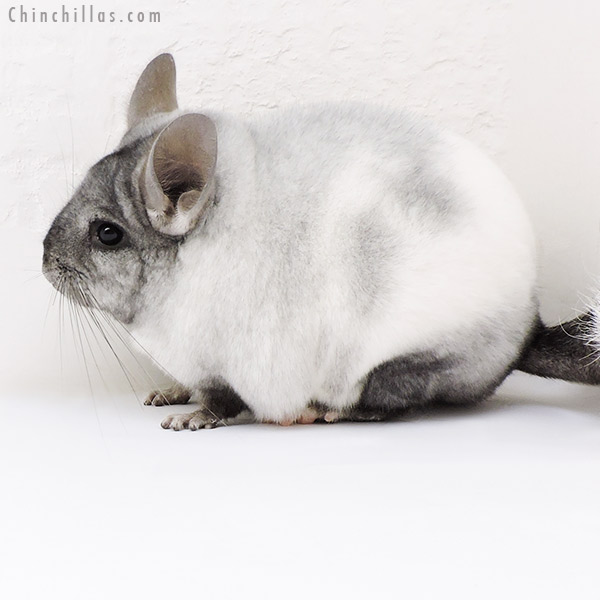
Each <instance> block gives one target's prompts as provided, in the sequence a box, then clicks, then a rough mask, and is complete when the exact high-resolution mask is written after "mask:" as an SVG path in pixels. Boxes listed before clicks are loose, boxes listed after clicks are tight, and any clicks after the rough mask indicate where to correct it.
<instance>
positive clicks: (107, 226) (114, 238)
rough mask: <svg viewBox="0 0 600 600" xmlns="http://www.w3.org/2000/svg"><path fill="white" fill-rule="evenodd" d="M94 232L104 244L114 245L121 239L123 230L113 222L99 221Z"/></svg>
mask: <svg viewBox="0 0 600 600" xmlns="http://www.w3.org/2000/svg"><path fill="white" fill-rule="evenodd" d="M96 233H97V235H98V239H99V240H100V241H101V242H102V243H103V244H104V245H105V246H116V245H117V244H118V243H119V242H120V241H121V240H122V239H123V230H122V229H121V228H120V227H118V226H117V225H115V224H114V223H107V222H104V223H100V225H98V229H97V230H96Z"/></svg>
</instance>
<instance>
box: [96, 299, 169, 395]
mask: <svg viewBox="0 0 600 600" xmlns="http://www.w3.org/2000/svg"><path fill="white" fill-rule="evenodd" d="M90 301H91V303H92V305H93V307H94V309H95V310H96V311H97V313H96V314H98V315H100V317H101V318H102V319H103V321H104V323H105V324H106V325H107V326H108V327H109V328H110V330H111V331H112V332H113V333H114V334H115V336H116V337H117V339H118V340H119V341H120V342H121V343H122V344H123V346H125V348H126V350H127V351H128V352H129V354H130V355H131V356H132V358H133V359H134V360H135V362H136V364H137V365H138V366H139V367H140V369H142V371H143V373H144V374H145V375H146V377H147V378H148V380H149V381H150V382H151V384H152V385H153V386H155V387H159V386H158V385H157V383H156V381H155V380H154V378H153V377H152V374H151V373H149V372H148V370H147V369H146V368H145V367H144V365H143V364H142V363H141V361H140V360H139V358H138V357H137V354H136V353H135V352H134V351H133V350H132V349H131V347H130V346H129V344H128V343H127V340H126V339H125V337H124V335H122V333H121V332H123V333H125V334H126V335H127V337H128V338H130V339H132V340H133V341H134V342H135V343H136V344H137V346H138V347H139V348H140V349H141V350H142V351H143V352H144V353H145V354H146V355H147V356H148V358H150V360H151V361H152V362H153V363H154V364H155V365H156V366H158V367H159V368H160V369H162V370H163V371H164V372H165V373H167V374H169V373H168V372H167V371H166V370H165V369H164V368H163V367H161V366H160V365H159V364H158V362H157V361H156V360H155V359H154V358H153V357H152V356H151V355H150V353H149V352H148V351H147V350H146V349H145V348H143V347H142V346H141V344H139V343H138V342H137V341H136V340H135V338H134V337H133V336H132V335H131V333H129V331H127V329H126V328H125V327H123V326H122V325H121V324H120V323H118V322H115V321H113V320H112V319H111V318H110V317H109V316H108V315H106V314H105V313H104V311H102V310H100V308H99V307H98V302H97V301H96V299H95V298H94V296H93V295H92V294H90ZM117 325H119V326H120V327H119V328H117Z"/></svg>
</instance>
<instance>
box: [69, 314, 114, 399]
mask: <svg viewBox="0 0 600 600" xmlns="http://www.w3.org/2000/svg"><path fill="white" fill-rule="evenodd" d="M74 307H75V318H76V320H77V321H78V322H79V324H80V325H81V332H82V333H83V337H84V338H85V342H86V344H87V347H88V349H89V351H90V354H91V356H92V360H93V361H94V364H95V365H96V370H97V371H98V375H99V376H100V379H101V380H102V383H103V384H104V387H105V389H108V386H107V385H106V380H105V379H104V376H103V375H102V369H101V368H100V365H99V364H98V360H97V359H96V354H95V353H94V348H93V346H92V344H91V342H90V338H89V336H88V332H87V330H88V329H89V330H90V334H91V335H93V336H94V337H95V333H94V331H93V329H92V328H91V327H90V326H89V322H88V321H87V316H86V314H85V310H84V309H82V308H81V307H80V306H78V305H77V304H75V305H74ZM86 325H87V327H86ZM78 328H79V327H78Z"/></svg>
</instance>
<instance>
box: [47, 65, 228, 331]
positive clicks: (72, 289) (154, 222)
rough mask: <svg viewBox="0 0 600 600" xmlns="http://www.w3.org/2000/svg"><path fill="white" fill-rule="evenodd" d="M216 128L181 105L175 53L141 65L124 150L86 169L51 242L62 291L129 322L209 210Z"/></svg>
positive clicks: (52, 267)
mask: <svg viewBox="0 0 600 600" xmlns="http://www.w3.org/2000/svg"><path fill="white" fill-rule="evenodd" d="M216 157H217V134H216V129H215V126H214V124H213V122H212V121H211V120H210V119H209V118H208V117H206V116H204V115H201V114H189V113H188V114H181V113H180V112H178V110H177V98H176V90H175V64H174V62H173V58H172V57H171V55H169V54H162V55H160V56H158V57H157V58H155V59H154V60H153V61H152V62H151V63H150V64H149V65H148V66H147V67H146V69H145V70H144V72H143V73H142V75H141V76H140V79H139V81H138V83H137V85H136V88H135V91H134V93H133V96H132V98H131V103H130V106H129V112H128V132H127V134H126V135H125V137H124V138H123V141H122V143H121V145H120V147H119V148H118V149H117V150H116V151H115V152H113V153H112V154H109V155H108V156H105V157H104V158H102V159H101V160H100V161H99V162H98V163H96V164H95V165H94V166H93V167H92V168H91V169H90V170H89V172H88V173H87V175H86V176H85V178H84V180H83V182H82V183H81V185H80V186H79V188H78V189H77V190H76V192H75V193H74V195H73V197H72V198H71V199H70V201H69V202H68V204H67V205H66V206H65V207H64V208H63V210H62V211H61V212H60V213H59V214H58V215H57V217H56V218H55V219H54V222H53V223H52V226H51V227H50V230H49V231H48V234H47V235H46V238H45V240H44V259H43V271H44V274H45V276H46V278H47V279H48V280H49V281H50V282H51V283H52V285H53V286H54V287H55V288H57V289H58V290H59V291H60V292H61V293H63V294H65V295H67V296H69V297H70V298H71V299H72V300H74V301H76V302H78V303H80V304H83V305H85V306H87V307H96V308H99V309H102V310H105V311H107V312H109V313H111V314H112V315H113V316H114V317H116V318H117V319H119V320H120V321H121V322H123V323H131V322H132V321H133V320H134V319H135V317H136V313H137V311H138V310H139V308H140V306H141V304H142V302H143V299H144V286H145V285H146V283H147V281H148V277H149V275H150V274H151V273H152V274H153V275H156V274H157V273H160V272H161V271H162V270H166V269H169V268H170V267H171V265H173V263H174V261H175V259H176V256H177V250H178V247H179V245H180V243H181V241H182V240H183V239H184V237H185V236H186V235H187V234H188V233H189V232H190V231H192V229H194V228H196V227H197V226H198V223H199V222H201V221H202V220H205V219H206V218H207V216H208V213H209V212H210V211H209V208H210V206H211V205H212V201H213V199H214V194H215V182H214V179H215V177H214V171H215V165H216Z"/></svg>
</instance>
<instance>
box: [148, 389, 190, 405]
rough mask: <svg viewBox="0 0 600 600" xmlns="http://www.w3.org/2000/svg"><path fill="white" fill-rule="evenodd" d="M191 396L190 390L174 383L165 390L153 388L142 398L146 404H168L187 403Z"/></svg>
mask: <svg viewBox="0 0 600 600" xmlns="http://www.w3.org/2000/svg"><path fill="white" fill-rule="evenodd" d="M191 397H192V392H190V390H188V389H186V388H184V387H182V386H180V385H174V386H173V387H170V388H167V389H166V390H162V391H161V390H154V391H152V392H150V393H149V394H148V396H147V397H146V399H145V400H144V404H145V405H146V406H170V405H171V404H187V403H188V402H189V401H190V398H191Z"/></svg>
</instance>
